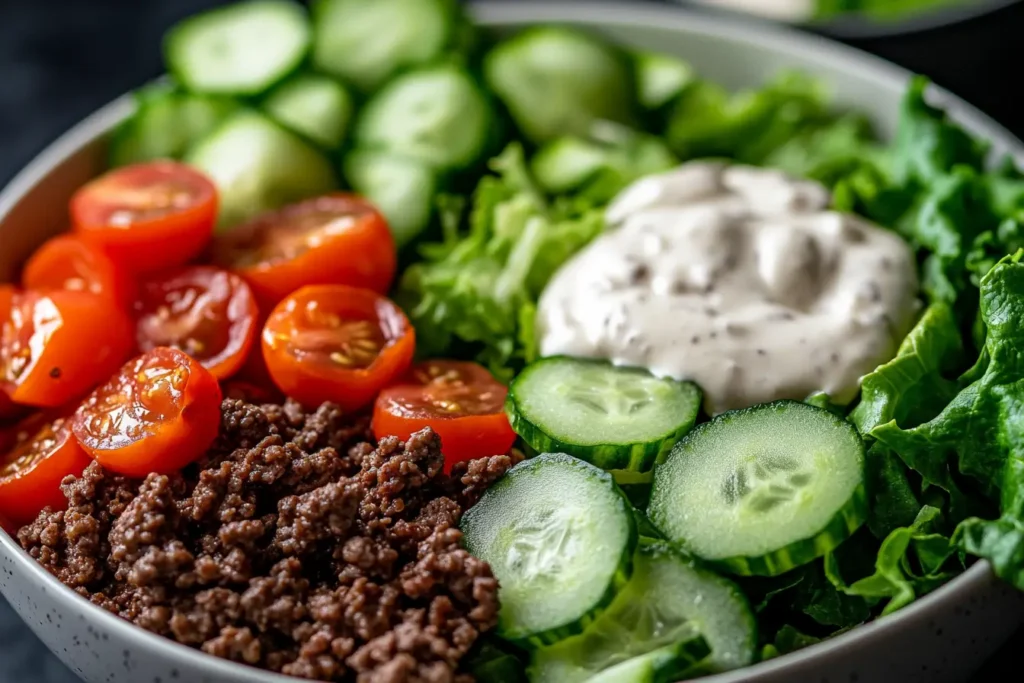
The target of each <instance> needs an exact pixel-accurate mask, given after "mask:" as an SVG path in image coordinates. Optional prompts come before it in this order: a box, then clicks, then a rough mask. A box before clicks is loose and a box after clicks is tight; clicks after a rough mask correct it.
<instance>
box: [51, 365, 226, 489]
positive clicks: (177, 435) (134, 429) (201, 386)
mask: <svg viewBox="0 0 1024 683" xmlns="http://www.w3.org/2000/svg"><path fill="white" fill-rule="evenodd" d="M220 402H221V393H220V385H218V384H217V379H216V378H215V377H214V376H213V375H212V374H210V371H209V370H207V369H206V368H204V367H203V366H202V365H200V364H199V362H198V361H196V360H195V359H193V358H190V357H189V356H188V355H187V354H185V353H183V352H182V351H179V350H178V349H171V348H166V347H160V348H156V349H153V350H152V351H148V352H147V353H144V354H142V355H141V356H138V357H137V358H134V359H132V360H130V361H129V362H128V363H127V364H126V365H125V366H124V367H123V368H121V371H120V372H119V373H117V374H116V375H114V377H113V378H111V380H110V381H109V382H107V383H106V384H104V385H103V386H101V387H99V388H98V389H96V391H94V392H93V393H92V395H91V396H89V398H87V399H86V400H85V402H84V403H82V405H81V406H79V408H78V411H77V412H76V413H75V415H74V417H73V418H72V420H71V429H72V430H73V431H74V434H75V438H77V439H78V441H79V443H81V444H82V447H83V448H84V449H85V450H86V451H87V452H88V453H89V454H90V455H92V457H93V458H95V459H96V460H97V461H98V462H99V463H100V464H101V465H103V466H104V467H106V468H108V469H110V470H113V471H114V472H120V473H121V474H124V475H127V476H130V477H144V476H146V475H148V474H149V473H151V472H158V473H161V474H167V473H170V472H174V471H176V470H179V469H181V468H182V467H184V466H185V465H187V464H188V463H190V462H192V461H193V460H195V459H197V458H199V457H200V456H201V455H203V453H205V452H206V450H207V449H208V448H209V447H210V444H211V443H213V440H214V439H215V438H217V432H218V431H219V430H220Z"/></svg>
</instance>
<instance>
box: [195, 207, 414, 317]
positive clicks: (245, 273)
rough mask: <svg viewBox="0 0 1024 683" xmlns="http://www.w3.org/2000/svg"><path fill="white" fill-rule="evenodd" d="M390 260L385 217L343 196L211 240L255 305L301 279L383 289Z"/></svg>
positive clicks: (216, 256)
mask: <svg viewBox="0 0 1024 683" xmlns="http://www.w3.org/2000/svg"><path fill="white" fill-rule="evenodd" d="M396 258H397V257H396V253H395V242H394V239H392V237H391V231H390V230H389V229H388V224H387V222H386V221H385V220H384V217H383V216H382V215H381V214H380V212H379V211H377V210H376V209H375V208H373V206H372V205H370V204H369V203H368V202H367V201H366V200H364V199H362V198H361V197H357V196H355V195H350V194H331V195H326V196H324V197H318V198H316V199H309V200H306V201H304V202H300V203H298V204H293V205H291V206H287V207H285V208H283V209H281V210H280V211H275V212H272V213H266V214H263V215H262V216H259V217H258V218H256V219H255V220H253V221H252V222H250V223H247V224H245V225H241V226H238V227H236V228H233V229H232V230H231V231H230V232H226V233H224V234H222V235H218V236H217V237H216V238H215V240H214V242H213V261H214V263H216V264H217V265H220V266H222V267H224V268H228V269H230V270H233V271H235V272H236V273H238V274H239V275H241V276H242V277H244V278H245V279H246V281H247V282H248V283H249V285H250V286H251V287H252V288H253V291H254V292H256V297H257V299H259V301H260V303H261V305H266V304H269V305H270V306H273V305H275V304H277V303H278V302H279V301H281V299H283V298H284V297H286V296H288V295H289V294H291V293H292V292H294V291H295V290H297V289H299V288H300V287H302V286H304V285H326V284H339V285H349V286H352V287H361V288H363V289H370V290H373V291H375V292H377V293H378V294H384V293H386V292H387V291H388V289H389V288H390V287H391V280H392V279H393V278H394V276H395V268H396Z"/></svg>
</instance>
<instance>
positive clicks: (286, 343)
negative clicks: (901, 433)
mask: <svg viewBox="0 0 1024 683" xmlns="http://www.w3.org/2000/svg"><path fill="white" fill-rule="evenodd" d="M415 350H416V341H415V333H414V332H413V329H412V326H411V325H410V324H409V321H408V319H406V317H405V314H404V313H402V310H401V309H400V308H398V306H396V305H395V304H394V303H393V302H392V301H391V300H390V299H386V298H385V297H382V296H380V295H379V294H376V293H374V292H371V291H369V290H366V289H355V288H353V287H345V286H344V285H319V286H314V287H303V288H302V289H300V290H299V291H297V292H295V293H294V294H292V295H291V296H289V297H288V298H286V299H285V300H284V301H282V302H281V303H280V304H279V305H278V306H277V308H275V309H274V311H273V313H271V314H270V318H269V319H268V320H267V324H266V326H264V328H263V356H264V358H265V359H266V361H267V369H268V370H269V371H270V376H271V377H272V378H273V380H274V383H275V384H277V386H278V387H279V388H280V389H281V391H283V392H284V393H285V394H286V395H288V396H291V397H292V398H294V399H295V400H297V401H299V402H300V403H304V404H305V405H307V406H310V407H312V406H318V405H320V404H321V403H323V402H324V401H333V402H334V403H337V404H338V405H340V406H341V407H342V408H344V409H345V410H358V409H359V408H362V407H363V406H366V405H369V404H370V403H372V402H373V399H374V397H375V396H376V395H377V392H379V391H380V390H381V388H383V387H384V386H386V385H387V384H388V383H390V382H391V381H393V380H394V379H395V378H396V377H398V376H399V375H400V374H402V373H403V372H405V370H406V369H407V368H408V367H409V364H410V363H411V362H412V356H413V353H414V352H415Z"/></svg>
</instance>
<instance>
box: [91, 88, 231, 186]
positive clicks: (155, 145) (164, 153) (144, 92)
mask: <svg viewBox="0 0 1024 683" xmlns="http://www.w3.org/2000/svg"><path fill="white" fill-rule="evenodd" d="M135 102H136V110H135V113H134V114H133V115H132V116H131V118H129V119H128V120H127V121H125V122H124V123H123V124H121V125H120V126H119V127H118V129H117V130H116V131H115V132H114V135H113V138H112V139H111V142H110V165H111V166H125V165H127V164H134V163H138V162H141V161H152V160H153V159H180V158H181V157H182V155H183V154H185V152H186V151H187V150H188V148H189V147H190V146H192V145H193V144H195V142H196V141H198V140H200V139H201V138H203V137H205V136H206V135H208V134H209V133H210V131H212V130H213V129H214V128H216V127H217V126H218V125H220V123H221V122H223V121H224V120H225V119H226V118H227V117H228V116H230V115H231V114H232V113H233V112H235V111H236V110H237V109H238V104H237V103H236V102H235V101H234V100H232V99H229V98H226V97H211V96H206V95H194V94H192V93H186V92H182V91H180V90H178V89H177V88H175V87H174V86H172V85H169V84H166V83H157V84H153V85H148V86H145V87H143V88H141V89H140V90H139V91H138V92H136V93H135Z"/></svg>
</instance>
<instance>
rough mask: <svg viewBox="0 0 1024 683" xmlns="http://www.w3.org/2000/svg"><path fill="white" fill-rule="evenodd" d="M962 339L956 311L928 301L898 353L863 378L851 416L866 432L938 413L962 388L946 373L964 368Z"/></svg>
mask: <svg viewBox="0 0 1024 683" xmlns="http://www.w3.org/2000/svg"><path fill="white" fill-rule="evenodd" d="M962 359H963V342H962V341H961V338H960V330H959V328H958V327H957V323H956V318H955V317H954V315H953V310H952V309H951V308H950V307H949V306H948V305H946V304H944V303H935V304H932V305H931V306H929V307H928V308H927V309H926V310H925V312H924V314H923V315H922V316H921V318H920V319H919V320H918V322H917V324H916V325H915V326H914V328H913V329H912V330H911V331H910V334H908V335H907V337H906V339H904V340H903V343H902V344H901V345H900V348H899V351H898V352H897V353H896V357H895V358H893V359H892V360H891V361H889V362H888V363H885V364H883V365H881V366H879V367H878V368H877V369H876V370H875V371H874V372H872V373H870V374H868V375H867V376H865V377H864V379H863V380H861V400H860V403H859V404H858V405H857V407H856V408H855V409H854V410H853V412H852V413H851V414H850V419H851V420H852V421H853V423H854V424H855V425H857V429H859V430H860V432H861V433H862V434H866V433H868V432H870V431H871V430H872V429H874V428H875V427H877V426H878V425H880V424H885V423H887V422H891V421H895V422H896V424H898V425H901V426H903V427H914V426H916V425H918V424H920V423H922V422H924V421H925V420H928V419H930V418H932V417H934V416H935V415H937V414H938V413H939V412H940V411H941V410H942V408H943V407H944V406H945V405H946V404H948V403H949V402H950V401H951V400H952V399H953V397H954V396H955V395H956V392H957V384H956V382H955V381H954V380H950V379H947V378H946V376H945V375H946V373H948V372H951V371H955V370H954V369H955V368H958V367H960V365H961V363H962Z"/></svg>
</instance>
